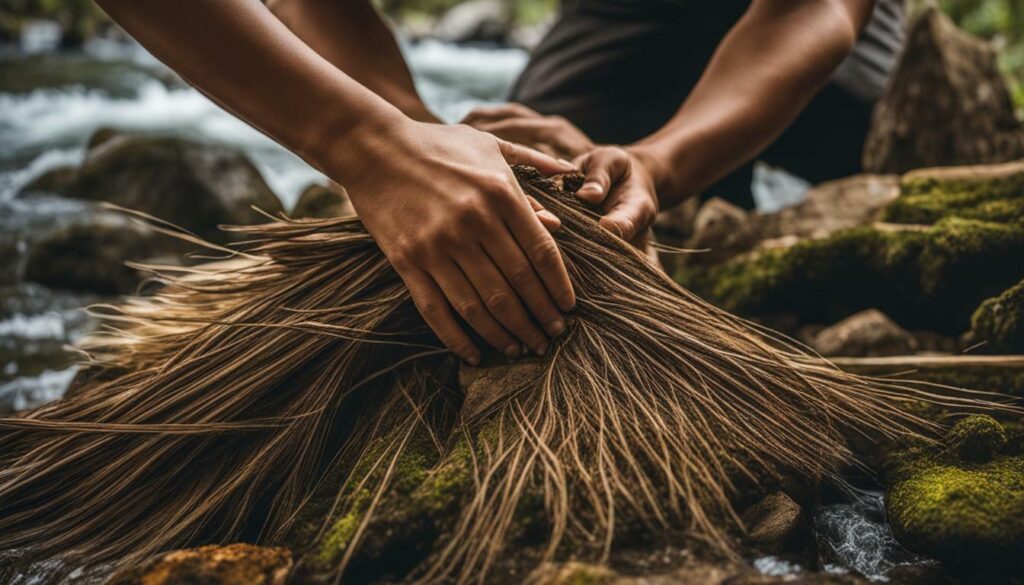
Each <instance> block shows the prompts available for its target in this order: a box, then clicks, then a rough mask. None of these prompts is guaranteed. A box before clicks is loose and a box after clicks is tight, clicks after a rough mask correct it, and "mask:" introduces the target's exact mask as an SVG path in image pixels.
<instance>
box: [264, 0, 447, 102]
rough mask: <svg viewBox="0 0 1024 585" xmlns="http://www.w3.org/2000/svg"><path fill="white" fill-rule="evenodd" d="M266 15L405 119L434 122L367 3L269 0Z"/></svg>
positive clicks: (358, 0)
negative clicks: (389, 103) (273, 16)
mask: <svg viewBox="0 0 1024 585" xmlns="http://www.w3.org/2000/svg"><path fill="white" fill-rule="evenodd" d="M267 6H268V7H269V8H270V9H271V11H272V12H273V13H274V14H275V15H276V16H277V17H278V18H280V19H281V21H282V22H283V23H285V25H286V26H287V27H288V28H289V29H291V31H292V32H293V33H295V34H296V35H297V36H298V37H299V38H301V39H302V40H303V41H304V42H305V43H306V44H307V45H309V46H310V47H312V48H313V50H314V51H316V52H317V53H319V54H320V55H321V56H322V57H323V58H324V59H326V60H327V61H329V62H330V63H332V64H333V65H334V66H335V67H337V68H338V69H341V70H342V71H344V72H345V73H347V74H348V75H350V76H352V78H354V79H355V80H356V81H358V82H359V83H361V84H363V85H365V86H366V87H367V88H368V89H370V90H372V91H373V92H374V93H376V94H377V95H379V96H381V97H382V98H384V99H386V100H387V101H389V102H391V103H392V104H394V105H395V106H396V107H398V108H399V109H400V110H402V111H403V112H405V114H406V115H408V116H409V117H411V118H413V119H416V120H420V121H424V122H436V121H437V117H436V116H434V114H433V113H431V112H430V110H429V109H427V107H426V106H425V105H424V104H423V101H422V100H421V99H420V96H419V94H418V93H417V92H416V87H415V85H414V84H413V80H412V75H411V74H410V73H409V68H408V67H407V66H406V63H405V59H404V58H403V57H402V53H401V51H400V50H399V48H398V44H397V43H396V42H395V37H394V35H393V34H392V32H391V30H390V29H389V28H388V26H387V24H385V22H384V20H383V19H382V18H381V16H380V14H379V13H378V12H377V10H376V9H375V8H374V7H373V6H372V5H371V3H370V2H369V0H348V1H341V0H271V1H269V2H267Z"/></svg>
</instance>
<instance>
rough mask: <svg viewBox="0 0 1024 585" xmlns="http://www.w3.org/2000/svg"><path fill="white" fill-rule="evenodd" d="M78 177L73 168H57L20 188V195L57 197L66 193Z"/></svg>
mask: <svg viewBox="0 0 1024 585" xmlns="http://www.w3.org/2000/svg"><path fill="white" fill-rule="evenodd" d="M77 176H78V169H76V168H75V167H70V166H68V167H57V168H55V169H50V170H49V171H46V172H44V173H43V174H41V175H39V176H38V177H36V178H35V179H32V180H31V181H29V182H28V183H27V184H26V185H25V186H24V187H22V189H21V192H22V193H32V194H37V193H46V194H52V195H59V194H61V193H65V192H67V190H68V189H69V188H70V187H71V185H72V184H73V183H74V182H75V178H76V177H77Z"/></svg>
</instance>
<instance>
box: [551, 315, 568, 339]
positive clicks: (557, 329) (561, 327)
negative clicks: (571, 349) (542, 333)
mask: <svg viewBox="0 0 1024 585" xmlns="http://www.w3.org/2000/svg"><path fill="white" fill-rule="evenodd" d="M563 333H565V321H563V320H561V319H555V320H554V321H552V322H550V323H548V334H549V335H551V336H552V337H558V336H559V335H561V334H563Z"/></svg>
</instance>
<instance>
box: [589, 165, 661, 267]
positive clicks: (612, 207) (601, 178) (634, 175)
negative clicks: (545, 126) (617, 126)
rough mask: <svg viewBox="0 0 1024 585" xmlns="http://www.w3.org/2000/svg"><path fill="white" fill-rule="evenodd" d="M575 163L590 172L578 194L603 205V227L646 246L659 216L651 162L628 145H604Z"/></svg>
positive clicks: (632, 241) (640, 246) (638, 245)
mask: <svg viewBox="0 0 1024 585" xmlns="http://www.w3.org/2000/svg"><path fill="white" fill-rule="evenodd" d="M573 162H574V163H575V164H576V165H578V166H579V167H580V169H581V170H582V171H583V173H584V174H585V175H586V179H585V180H584V182H583V186H582V187H580V189H579V191H577V192H576V196H577V197H579V198H580V199H582V200H584V201H587V202H588V203H593V204H595V205H600V206H601V209H602V210H603V211H604V214H605V215H604V217H602V218H601V222H600V223H601V226H602V227H604V228H605V229H607V230H608V231H610V232H612V233H614V234H616V235H618V236H619V237H621V238H622V239H624V240H626V241H628V242H630V243H632V244H633V245H634V246H637V247H638V248H642V247H643V246H644V245H646V243H647V239H648V234H649V229H648V228H650V227H651V224H653V223H654V219H655V217H657V215H658V196H657V193H656V192H655V189H654V184H655V181H654V178H653V175H652V169H651V168H649V167H650V161H648V160H646V158H645V157H643V156H641V155H640V153H638V152H634V151H631V150H629V149H628V148H620V147H617V146H600V147H597V148H595V149H593V150H591V151H590V152H588V153H586V154H584V155H582V156H579V157H577V158H576V160H574V161H573Z"/></svg>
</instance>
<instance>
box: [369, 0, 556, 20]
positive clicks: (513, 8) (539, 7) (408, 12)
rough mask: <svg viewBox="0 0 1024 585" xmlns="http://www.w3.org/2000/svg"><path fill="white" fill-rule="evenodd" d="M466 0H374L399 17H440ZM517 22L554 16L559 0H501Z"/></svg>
mask: <svg viewBox="0 0 1024 585" xmlns="http://www.w3.org/2000/svg"><path fill="white" fill-rule="evenodd" d="M464 1H465V0H374V4H376V5H377V6H378V7H379V8H381V9H382V10H384V12H386V13H387V14H388V15H390V16H392V17H397V18H410V17H411V18H418V17H419V18H422V17H431V18H434V17H439V16H441V15H442V14H444V12H445V11H446V10H448V9H449V8H451V7H452V6H455V5H456V4H459V3H461V2H464ZM501 1H502V3H503V4H505V6H506V7H507V8H508V10H509V11H510V12H511V14H512V21H513V22H515V23H516V24H526V25H530V24H537V23H540V22H544V21H545V20H548V19H549V18H552V17H553V16H554V14H555V11H556V10H557V9H558V3H559V2H558V0H501Z"/></svg>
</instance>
